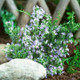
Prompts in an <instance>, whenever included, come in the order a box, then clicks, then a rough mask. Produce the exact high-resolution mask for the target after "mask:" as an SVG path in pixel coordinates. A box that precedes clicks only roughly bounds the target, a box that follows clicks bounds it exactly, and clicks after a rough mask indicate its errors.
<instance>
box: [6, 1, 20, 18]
mask: <svg viewBox="0 0 80 80" xmlns="http://www.w3.org/2000/svg"><path fill="white" fill-rule="evenodd" d="M5 1H6V6H7V8H8V9H9V11H10V12H12V13H13V14H14V15H15V16H16V19H18V16H19V12H18V11H17V7H16V5H15V3H14V1H13V0H5Z"/></svg>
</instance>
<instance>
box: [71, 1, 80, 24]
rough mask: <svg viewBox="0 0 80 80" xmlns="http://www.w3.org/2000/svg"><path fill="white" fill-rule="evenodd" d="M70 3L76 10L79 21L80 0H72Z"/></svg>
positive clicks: (78, 20) (79, 20)
mask: <svg viewBox="0 0 80 80" xmlns="http://www.w3.org/2000/svg"><path fill="white" fill-rule="evenodd" d="M70 5H71V7H72V9H73V10H74V12H75V15H76V21H77V22H80V6H79V4H78V1H77V0H71V1H70Z"/></svg>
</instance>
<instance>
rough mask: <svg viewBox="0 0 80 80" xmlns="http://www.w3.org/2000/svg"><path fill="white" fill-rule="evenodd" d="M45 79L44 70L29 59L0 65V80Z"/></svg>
mask: <svg viewBox="0 0 80 80" xmlns="http://www.w3.org/2000/svg"><path fill="white" fill-rule="evenodd" d="M45 77H46V69H45V68H44V67H43V66H42V65H41V64H39V63H37V62H34V61H32V60H29V59H12V60H11V61H10V62H7V63H4V64H1V65H0V80H40V79H43V78H45Z"/></svg>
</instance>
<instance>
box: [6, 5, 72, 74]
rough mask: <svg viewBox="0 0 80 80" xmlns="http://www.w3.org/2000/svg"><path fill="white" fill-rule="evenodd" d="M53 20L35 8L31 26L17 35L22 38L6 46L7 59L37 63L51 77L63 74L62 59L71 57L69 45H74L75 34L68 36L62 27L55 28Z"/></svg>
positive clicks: (41, 10)
mask: <svg viewBox="0 0 80 80" xmlns="http://www.w3.org/2000/svg"><path fill="white" fill-rule="evenodd" d="M51 20H52V18H51V16H50V15H47V14H46V13H45V11H44V10H43V9H42V8H40V7H38V6H35V7H33V13H32V16H31V19H30V24H29V25H26V26H25V27H24V28H21V30H19V32H18V33H17V35H18V36H20V37H18V38H17V40H16V42H12V43H11V44H8V45H7V46H6V48H5V53H6V57H7V58H9V59H11V58H12V59H14V58H29V59H32V60H34V61H37V62H39V63H41V64H42V65H43V66H45V67H46V69H47V72H48V74H50V75H55V74H61V73H63V69H64V68H63V64H62V57H66V55H69V54H68V51H69V49H68V46H67V43H68V42H71V43H72V37H73V34H72V33H71V32H69V33H68V34H67V30H66V29H65V27H63V26H61V25H60V26H53V24H52V22H51ZM11 29H13V28H11ZM64 30H66V31H64ZM21 32H24V33H23V34H22V33H21ZM14 39H15V38H14Z"/></svg>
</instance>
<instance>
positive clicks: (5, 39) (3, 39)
mask: <svg viewBox="0 0 80 80" xmlns="http://www.w3.org/2000/svg"><path fill="white" fill-rule="evenodd" d="M10 42H11V39H10V37H9V36H8V34H6V33H5V31H4V27H3V23H2V21H1V18H0V44H2V43H3V44H6V43H10Z"/></svg>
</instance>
